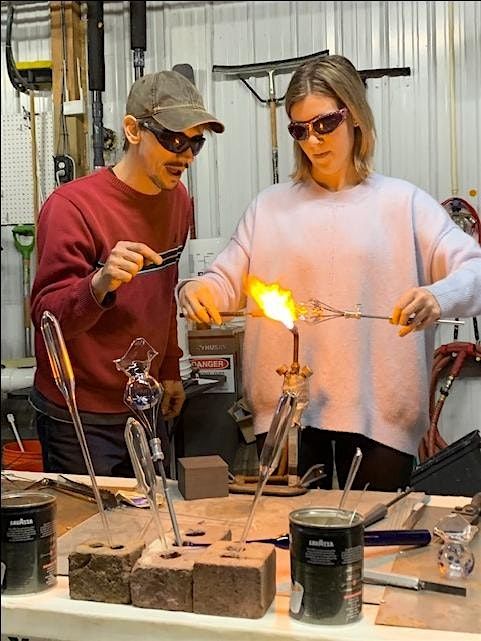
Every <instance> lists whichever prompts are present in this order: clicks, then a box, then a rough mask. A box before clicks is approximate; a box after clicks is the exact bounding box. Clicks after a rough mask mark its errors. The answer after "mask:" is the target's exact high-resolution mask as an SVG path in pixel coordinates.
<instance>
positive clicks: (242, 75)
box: [212, 50, 329, 183]
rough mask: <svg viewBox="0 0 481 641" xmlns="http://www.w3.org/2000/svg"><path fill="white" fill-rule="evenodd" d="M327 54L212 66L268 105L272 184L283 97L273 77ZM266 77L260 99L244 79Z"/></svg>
mask: <svg viewBox="0 0 481 641" xmlns="http://www.w3.org/2000/svg"><path fill="white" fill-rule="evenodd" d="M328 54H329V51H328V50H324V51H320V52H318V53H313V54H310V55H307V56H300V57H298V58H289V59H286V60H273V61H272V62H258V63H254V64H247V65H234V66H230V65H214V66H213V67H212V72H213V73H218V74H221V75H223V76H233V77H235V78H238V79H239V80H240V81H241V82H243V83H244V85H245V86H246V87H247V88H248V89H249V91H250V92H251V93H252V94H253V95H254V96H255V97H256V98H257V100H258V101H259V102H261V103H262V104H264V105H268V107H269V112H270V125H271V154H272V180H273V182H274V183H278V182H279V170H278V157H279V150H278V146H277V113H276V110H277V107H278V106H279V105H280V104H281V103H282V102H283V100H284V97H285V96H282V97H278V96H277V95H276V87H275V76H276V75H277V74H279V73H289V72H292V71H294V70H295V69H296V68H297V67H298V66H299V65H301V64H303V63H304V62H308V61H309V60H315V59H316V58H320V57H321V56H326V55H328ZM266 75H267V76H268V78H269V97H268V98H267V99H264V98H261V97H260V96H259V94H258V93H257V91H256V90H255V89H254V87H252V85H250V84H249V83H248V82H247V80H246V78H252V77H259V76H266Z"/></svg>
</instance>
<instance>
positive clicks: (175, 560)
mask: <svg viewBox="0 0 481 641" xmlns="http://www.w3.org/2000/svg"><path fill="white" fill-rule="evenodd" d="M204 551H205V550H204V549H203V548H198V549H194V548H182V549H181V550H179V551H177V550H174V551H172V552H171V554H169V553H165V552H162V551H161V550H160V546H159V542H158V541H154V543H153V544H152V545H151V546H149V547H148V548H147V549H146V550H145V551H144V553H143V554H142V556H141V557H140V559H138V561H137V563H136V564H135V566H134V569H133V571H132V574H131V577H130V591H131V594H132V604H133V605H135V606H137V607H139V608H155V609H160V610H180V611H182V612H192V603H193V599H192V585H193V580H192V573H193V568H194V561H195V559H196V558H198V556H199V555H200V554H203V553H204Z"/></svg>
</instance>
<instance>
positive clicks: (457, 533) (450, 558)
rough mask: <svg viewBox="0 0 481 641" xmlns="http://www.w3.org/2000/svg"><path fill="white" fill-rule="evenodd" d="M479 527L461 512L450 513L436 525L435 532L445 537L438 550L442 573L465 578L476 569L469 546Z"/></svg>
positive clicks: (453, 577) (455, 577) (449, 576)
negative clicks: (472, 523)
mask: <svg viewBox="0 0 481 641" xmlns="http://www.w3.org/2000/svg"><path fill="white" fill-rule="evenodd" d="M477 531H478V528H477V527H476V526H475V525H471V524H470V523H469V522H468V521H467V520H466V519H465V518H464V517H463V516H462V515H461V514H449V515H448V516H446V517H444V518H443V519H441V520H440V521H439V522H438V523H437V524H436V525H435V527H434V533H435V534H437V535H438V536H440V537H441V538H442V539H443V545H442V546H441V547H440V549H439V552H438V568H439V571H440V573H441V574H442V575H443V576H445V577H447V578H450V579H464V578H466V577H468V576H469V575H470V574H471V572H472V571H473V569H474V554H473V552H472V550H471V549H470V547H469V542H470V541H471V540H472V538H473V537H474V535H475V534H476V532H477Z"/></svg>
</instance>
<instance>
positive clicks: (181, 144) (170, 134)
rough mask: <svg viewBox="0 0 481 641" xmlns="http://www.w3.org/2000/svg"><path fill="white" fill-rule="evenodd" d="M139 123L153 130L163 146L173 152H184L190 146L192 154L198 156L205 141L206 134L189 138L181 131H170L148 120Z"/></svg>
mask: <svg viewBox="0 0 481 641" xmlns="http://www.w3.org/2000/svg"><path fill="white" fill-rule="evenodd" d="M139 125H140V126H141V127H144V129H148V130H149V131H151V132H152V133H153V134H154V136H155V137H156V138H157V141H158V142H159V143H160V144H161V145H162V147H164V149H167V151H171V152H172V153H173V154H182V153H183V152H184V151H187V149H189V147H190V149H191V150H192V154H193V155H194V156H197V154H198V153H199V151H200V150H201V149H202V147H203V146H204V143H205V138H204V136H192V138H189V136H186V135H185V134H184V133H182V132H181V131H170V129H164V128H163V127H155V126H154V125H153V124H152V123H151V122H149V121H148V120H146V121H139Z"/></svg>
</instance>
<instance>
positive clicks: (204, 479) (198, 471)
mask: <svg viewBox="0 0 481 641" xmlns="http://www.w3.org/2000/svg"><path fill="white" fill-rule="evenodd" d="M178 463H179V465H178V486H179V491H180V493H181V494H182V496H183V497H184V499H187V500H190V499H208V498H213V497H219V496H228V495H229V478H228V467H227V463H226V462H225V461H223V460H222V459H221V457H220V456H218V455H214V456H191V457H185V458H180V459H179V461H178Z"/></svg>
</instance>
